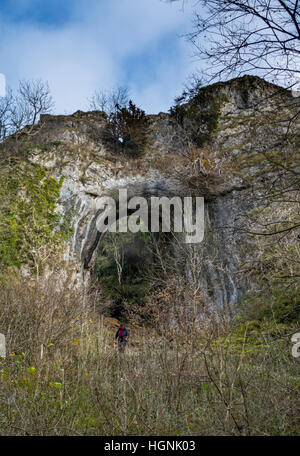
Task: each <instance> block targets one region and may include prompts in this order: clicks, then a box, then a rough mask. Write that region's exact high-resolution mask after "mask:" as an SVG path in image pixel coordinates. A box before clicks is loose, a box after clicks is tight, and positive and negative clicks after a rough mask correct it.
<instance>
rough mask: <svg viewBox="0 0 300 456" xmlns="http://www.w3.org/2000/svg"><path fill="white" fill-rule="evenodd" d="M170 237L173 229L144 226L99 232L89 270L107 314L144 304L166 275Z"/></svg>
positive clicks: (115, 314) (121, 313) (170, 253)
mask: <svg viewBox="0 0 300 456" xmlns="http://www.w3.org/2000/svg"><path fill="white" fill-rule="evenodd" d="M140 223H141V225H143V222H142V221H141V222H140ZM173 241H174V233H166V232H162V231H160V232H157V233H151V232H149V231H148V230H147V227H145V226H143V229H142V230H140V231H138V232H136V233H132V232H130V231H128V232H126V233H120V232H116V233H112V232H106V233H105V235H103V236H101V240H100V242H99V244H98V247H97V249H96V251H95V253H94V261H93V268H92V271H91V272H92V283H93V287H96V288H98V289H99V290H101V294H102V295H103V296H104V301H105V307H106V309H105V311H106V313H107V315H109V316H111V317H114V318H118V319H119V318H122V317H124V315H125V314H126V311H127V309H128V307H130V306H133V305H134V306H138V307H139V308H142V307H143V306H145V305H146V301H147V298H148V297H149V295H150V294H151V293H153V292H154V290H155V289H156V288H157V287H159V286H162V284H163V281H164V280H166V278H167V277H166V275H167V273H166V268H167V265H166V263H167V262H168V257H174V252H173Z"/></svg>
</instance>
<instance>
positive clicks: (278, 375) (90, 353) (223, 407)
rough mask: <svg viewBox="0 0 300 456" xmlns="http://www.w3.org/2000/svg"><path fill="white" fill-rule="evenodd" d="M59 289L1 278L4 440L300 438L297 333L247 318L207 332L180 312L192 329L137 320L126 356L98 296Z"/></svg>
mask: <svg viewBox="0 0 300 456" xmlns="http://www.w3.org/2000/svg"><path fill="white" fill-rule="evenodd" d="M61 285H62V287H61V291H60V290H59V289H58V288H57V278H56V277H55V276H53V277H48V279H47V280H46V281H41V280H40V281H36V280H32V281H28V280H27V279H25V278H21V277H19V276H18V275H16V274H14V275H10V276H8V275H7V274H5V275H2V276H1V282H0V288H1V290H0V306H1V314H0V328H1V330H2V332H5V334H6V343H7V357H6V358H2V359H1V365H0V434H1V435H285V434H289V435H294V434H295V435H297V434H298V433H299V426H298V424H299V422H298V419H299V407H300V403H299V394H298V393H299V386H300V380H299V360H298V359H296V358H293V357H292V355H291V344H290V335H291V333H293V331H295V329H296V328H295V326H293V325H291V324H278V323H276V321H273V322H272V321H271V320H269V321H260V322H259V321H252V322H251V323H249V322H246V321H245V320H244V319H243V318H242V317H239V318H236V319H234V321H233V322H231V324H230V325H229V324H228V323H226V322H225V320H224V319H222V318H219V319H218V321H216V320H215V319H211V320H210V321H208V320H206V321H203V322H202V324H201V325H200V330H199V329H197V328H196V326H195V324H194V321H193V319H191V317H190V314H189V313H188V310H187V311H186V314H185V312H183V309H182V308H181V309H180V312H179V313H176V312H175V313H174V312H173V315H177V317H176V318H179V319H182V318H183V319H185V318H186V320H184V321H183V323H184V325H182V324H180V321H179V320H178V321H177V324H175V325H174V320H173V322H172V325H170V324H169V323H168V321H167V320H166V319H165V318H152V322H153V324H152V326H151V328H150V327H148V328H147V327H145V328H142V327H135V326H134V321H131V322H128V327H129V328H130V329H131V341H130V343H129V346H128V347H127V352H126V353H125V354H122V355H120V354H119V353H118V352H117V351H116V349H115V348H114V345H113V335H114V331H115V328H112V329H110V328H109V327H108V326H107V324H106V321H104V323H103V319H102V318H101V317H100V314H101V308H99V298H98V296H95V295H86V294H82V293H79V292H74V291H72V290H70V289H69V288H68V285H67V284H61ZM173 310H176V309H173ZM145 311H146V309H145ZM152 312H153V309H152ZM158 312H159V308H158ZM152 317H153V313H152ZM157 317H159V315H157ZM155 322H156V323H155ZM221 322H222V323H221ZM175 323H176V321H175ZM176 327H177V329H176ZM181 328H183V329H181Z"/></svg>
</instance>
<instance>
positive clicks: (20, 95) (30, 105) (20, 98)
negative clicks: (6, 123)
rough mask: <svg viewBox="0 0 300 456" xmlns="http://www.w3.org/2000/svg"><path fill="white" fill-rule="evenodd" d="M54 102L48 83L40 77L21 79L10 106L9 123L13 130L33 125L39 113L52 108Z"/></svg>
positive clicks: (44, 112) (46, 111)
mask: <svg viewBox="0 0 300 456" xmlns="http://www.w3.org/2000/svg"><path fill="white" fill-rule="evenodd" d="M53 106H54V102H53V99H52V96H51V94H50V89H49V85H48V83H47V82H43V81H42V80H40V79H37V80H22V81H20V82H19V88H18V92H17V94H16V96H15V97H14V103H13V105H12V108H11V123H12V126H13V128H14V129H15V131H18V130H20V129H22V128H24V127H25V126H26V125H29V126H33V125H35V123H36V122H37V121H38V119H39V116H40V114H46V113H48V112H50V111H51V110H52V108H53Z"/></svg>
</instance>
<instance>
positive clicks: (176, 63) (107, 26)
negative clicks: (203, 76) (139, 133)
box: [0, 0, 192, 113]
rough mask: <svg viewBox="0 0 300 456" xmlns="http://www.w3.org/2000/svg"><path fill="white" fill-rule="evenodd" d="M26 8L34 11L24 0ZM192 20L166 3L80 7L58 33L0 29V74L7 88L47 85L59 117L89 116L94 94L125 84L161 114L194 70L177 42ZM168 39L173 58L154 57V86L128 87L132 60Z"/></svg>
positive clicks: (14, 26) (133, 0)
mask: <svg viewBox="0 0 300 456" xmlns="http://www.w3.org/2000/svg"><path fill="white" fill-rule="evenodd" d="M86 5H89V7H87V6H86ZM23 8H24V10H26V8H27V9H28V2H26V0H23ZM190 17H191V12H190V11H186V12H185V14H183V13H182V12H181V11H180V9H179V6H178V5H170V4H165V3H162V2H161V1H160V0H147V1H146V0H144V1H141V0H122V1H117V0H104V1H101V2H99V1H96V0H91V1H90V2H83V1H81V0H75V1H74V9H73V12H72V17H71V20H70V21H67V22H66V23H65V24H64V25H63V26H60V27H51V26H45V25H42V24H37V23H34V22H28V23H11V24H7V22H6V24H4V23H2V24H1V23H0V26H1V29H2V31H4V33H3V35H2V39H1V44H0V62H1V63H2V65H1V67H0V71H1V72H2V73H5V74H6V76H7V82H8V84H9V85H15V84H16V82H17V80H18V79H20V78H37V77H40V78H42V79H45V80H48V82H49V84H50V87H51V90H52V94H53V96H54V99H55V103H56V111H57V112H61V113H63V112H74V111H75V110H77V109H86V108H87V98H88V97H89V96H90V95H91V94H92V92H93V91H94V89H96V88H101V87H104V88H107V87H112V86H114V85H116V84H124V83H127V84H128V85H129V86H130V87H131V89H132V94H133V96H134V99H135V100H136V101H137V103H138V104H139V105H141V106H142V107H143V108H144V109H146V111H148V112H157V111H159V110H161V109H166V108H167V107H168V105H169V104H170V102H171V100H172V99H173V98H174V96H175V95H177V94H178V90H179V87H180V85H181V84H182V83H183V82H184V79H185V77H186V75H187V74H188V72H189V69H190V68H191V66H192V64H191V61H190V59H189V54H190V53H191V51H190V48H188V46H187V44H186V43H184V41H180V38H179V37H178V34H179V33H180V32H184V31H185V30H186V29H188V28H189V27H190ZM168 36H172V38H170V39H172V40H173V43H174V47H175V48H176V52H175V53H174V56H175V58H174V56H172V58H171V57H170V56H168V55H165V58H164V59H163V61H162V62H161V61H159V60H156V58H155V53H154V55H153V65H154V74H155V80H153V81H150V82H149V78H145V81H143V79H141V80H140V81H138V87H139V88H138V87H137V85H135V84H136V82H132V81H125V80H124V79H125V77H126V64H125V63H126V59H129V58H131V57H132V56H138V55H139V54H141V53H143V52H145V51H147V49H148V48H151V46H154V44H155V43H158V42H159V40H161V39H163V38H165V37H168ZM152 70H153V68H152ZM147 71H148V69H147V68H145V74H146V73H147ZM141 78H142V76H141Z"/></svg>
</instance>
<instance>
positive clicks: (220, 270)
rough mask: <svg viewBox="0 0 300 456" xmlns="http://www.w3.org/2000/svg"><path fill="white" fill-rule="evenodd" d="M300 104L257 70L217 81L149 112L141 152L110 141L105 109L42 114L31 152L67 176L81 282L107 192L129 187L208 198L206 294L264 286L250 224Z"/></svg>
mask: <svg viewBox="0 0 300 456" xmlns="http://www.w3.org/2000/svg"><path fill="white" fill-rule="evenodd" d="M294 105H295V99H294V98H293V97H292V96H291V94H290V93H289V92H287V91H285V90H283V89H281V88H278V87H276V86H273V85H271V84H268V83H266V82H265V81H263V80H261V79H259V78H255V77H244V78H240V79H235V80H232V81H229V82H227V83H220V84H215V85H213V86H209V87H207V88H204V89H202V91H201V94H200V95H199V96H198V97H195V99H193V100H190V101H189V102H188V103H186V104H184V105H182V106H181V107H180V108H179V110H177V111H176V112H175V113H173V115H171V114H164V113H160V114H158V115H152V116H148V129H147V144H146V147H145V151H144V153H143V155H142V156H140V157H138V158H129V157H126V155H118V154H114V153H112V152H111V151H110V150H109V148H107V146H106V145H105V142H104V141H103V131H104V129H105V126H106V122H107V121H106V119H105V116H104V115H103V113H101V112H96V111H95V112H89V113H84V112H77V113H75V114H73V115H72V116H50V115H44V116H42V117H41V119H40V125H39V127H38V128H39V131H38V134H37V135H36V136H35V139H34V141H35V144H34V145H33V146H32V147H31V148H30V151H29V152H28V159H29V161H30V162H31V163H34V164H39V165H40V166H42V167H43V168H45V169H46V171H47V173H49V174H50V175H51V176H53V177H55V178H57V179H61V178H62V177H63V178H64V180H63V184H62V188H61V192H60V197H59V206H58V211H59V212H60V213H61V214H62V215H63V219H65V220H66V219H69V220H72V224H73V231H72V235H71V237H70V239H69V241H68V245H67V249H66V253H65V257H66V259H67V261H68V262H69V263H70V265H72V267H73V268H74V271H75V272H74V278H75V280H76V281H77V283H78V284H80V283H82V282H86V281H88V279H89V274H90V269H91V268H92V267H93V259H94V256H95V255H96V252H97V248H98V245H99V242H100V234H99V233H98V232H97V229H96V219H97V216H98V213H97V210H96V204H95V203H96V199H97V197H100V196H102V195H111V196H114V197H116V196H117V194H118V190H119V189H120V188H126V189H127V190H128V195H129V197H131V196H133V195H139V196H145V197H147V198H150V197H151V196H173V195H179V196H187V195H190V194H193V195H198V196H204V197H205V203H206V204H205V237H204V241H203V243H202V244H200V245H199V246H197V249H198V251H199V259H201V262H200V263H199V264H201V273H200V274H199V280H200V282H201V289H202V292H203V295H204V298H205V300H206V302H207V303H208V304H210V305H211V306H214V305H218V306H225V307H229V308H230V309H233V308H234V307H235V306H236V305H237V304H238V303H239V302H240V300H241V299H242V298H243V297H244V296H245V295H246V294H247V293H248V292H249V291H251V290H253V289H255V287H256V282H255V280H254V279H253V276H252V275H251V273H249V271H251V265H252V264H253V262H254V259H255V258H256V257H257V255H258V251H257V249H256V247H255V243H254V242H253V240H251V239H249V238H248V237H247V235H246V234H245V232H244V231H243V230H244V229H245V228H247V229H249V228H251V222H249V220H250V219H249V217H250V216H251V214H252V212H253V210H255V209H257V207H260V206H263V205H264V202H265V189H266V183H269V182H271V180H272V176H273V174H274V171H275V170H274V160H273V164H272V162H271V161H270V160H269V159H268V157H267V156H266V154H271V157H273V158H274V157H277V155H276V154H278V150H279V149H280V148H281V147H282V138H283V136H284V135H285V134H286V133H287V125H288V120H289V118H290V117H291V113H293V110H294V109H295V107H294ZM298 127H299V125H294V126H293V128H294V131H296V132H297V129H298ZM295 138H296V139H295ZM298 139H299V136H297V134H294V135H293V141H297V140H298ZM286 148H287V150H288V144H286ZM291 160H294V162H295V163H296V161H297V158H296V157H295V156H294V157H292V158H291ZM275 161H276V160H275ZM276 169H277V168H276ZM285 178H286V177H285V176H283V179H285ZM276 208H279V203H278V205H277V206H276V205H275V206H274V207H273V210H275V211H276V210H277V209H276ZM199 267H200V266H199Z"/></svg>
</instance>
